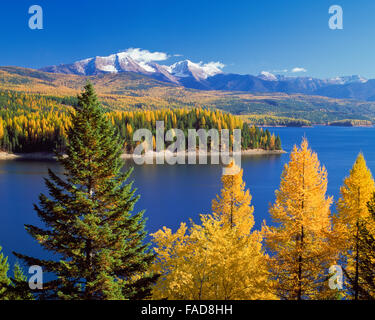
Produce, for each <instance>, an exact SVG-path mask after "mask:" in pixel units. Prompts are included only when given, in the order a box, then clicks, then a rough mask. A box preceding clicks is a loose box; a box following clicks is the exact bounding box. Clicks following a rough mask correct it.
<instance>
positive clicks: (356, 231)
mask: <svg viewBox="0 0 375 320" xmlns="http://www.w3.org/2000/svg"><path fill="white" fill-rule="evenodd" d="M374 190H375V184H374V180H373V177H372V174H371V172H370V170H369V169H368V168H367V165H366V161H365V159H364V157H363V154H362V153H360V154H359V155H358V157H357V159H356V161H355V163H354V165H353V168H352V169H351V170H350V175H349V176H348V177H346V178H345V180H344V184H343V186H342V187H341V189H340V193H341V197H340V199H339V200H338V202H337V211H338V214H337V215H336V216H335V219H334V228H335V237H336V245H337V246H338V247H339V248H340V252H341V257H340V258H341V259H340V262H341V264H342V265H343V270H344V274H345V279H346V280H347V281H346V287H347V288H349V292H348V294H349V296H350V297H351V298H353V299H354V300H358V299H362V298H364V299H366V297H362V294H361V292H360V287H361V274H360V270H361V267H360V265H361V256H362V255H363V254H365V253H364V252H361V251H362V250H364V248H363V247H362V246H363V245H364V244H363V239H361V232H360V231H361V229H363V228H366V229H367V230H368V231H372V230H373V228H372V226H371V219H370V212H369V208H368V206H367V203H368V202H369V201H370V199H371V197H372V195H373V192H374ZM362 231H363V232H365V231H364V230H362Z"/></svg>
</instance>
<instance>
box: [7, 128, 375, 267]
mask: <svg viewBox="0 0 375 320" xmlns="http://www.w3.org/2000/svg"><path fill="white" fill-rule="evenodd" d="M270 131H271V132H275V133H277V134H279V135H280V137H281V141H282V145H283V148H284V150H285V151H287V152H288V153H287V154H282V155H254V156H246V157H243V158H242V168H243V170H244V180H245V182H246V186H247V187H248V188H250V193H251V194H252V196H253V199H252V204H253V205H254V207H255V211H254V215H255V221H256V226H255V227H256V228H260V226H261V224H262V221H263V220H266V221H267V223H270V217H269V213H268V207H269V203H271V202H273V201H274V192H275V190H276V189H277V188H278V186H279V183H280V174H281V172H282V169H283V166H284V164H285V163H286V162H287V161H288V159H289V152H290V151H291V149H292V147H293V145H294V144H300V142H301V139H302V137H303V136H306V137H307V139H308V141H309V143H310V146H311V148H312V149H313V150H314V151H316V152H317V153H318V157H319V160H320V162H321V164H323V165H325V166H326V168H327V170H328V194H329V195H333V196H334V199H335V201H336V200H337V198H338V194H339V188H340V185H341V184H342V181H343V179H344V177H345V176H346V175H348V173H349V170H350V168H351V167H352V165H353V163H354V161H355V158H356V156H357V154H358V153H359V152H360V151H362V152H363V153H364V156H365V158H366V160H367V164H368V166H369V167H370V169H371V170H372V171H373V172H375V128H373V127H370V128H367V127H356V128H354V127H326V126H317V127H313V128H270ZM131 164H133V162H132V160H126V166H129V165H131ZM48 168H51V169H53V170H54V171H55V172H57V173H61V168H60V167H59V166H58V164H57V163H55V162H53V161H24V160H22V161H21V160H16V161H15V160H9V161H0V245H1V246H2V247H3V252H4V253H5V255H8V256H9V259H10V262H11V263H13V262H14V257H13V256H12V254H11V252H12V251H18V252H21V253H24V254H27V255H38V256H40V257H45V256H46V252H45V251H43V250H42V249H41V247H40V246H39V245H38V244H37V243H36V242H35V241H34V240H33V238H31V237H30V236H29V235H28V234H27V233H26V231H25V230H24V224H36V225H40V222H39V220H38V217H37V215H36V213H35V211H34V210H33V203H36V202H37V201H38V195H39V193H40V192H45V191H46V189H45V186H44V181H43V177H45V176H47V169H48ZM220 175H221V167H220V166H217V165H175V166H170V165H144V166H135V170H134V173H133V175H132V179H134V185H135V187H136V188H137V193H138V194H140V195H141V199H140V200H139V202H138V203H137V206H136V208H137V209H139V210H142V209H145V210H146V212H145V216H146V217H147V218H148V222H147V230H148V231H149V232H155V231H157V230H158V229H159V228H161V227H162V226H168V227H170V228H172V229H173V230H174V231H175V230H176V228H177V227H178V226H179V224H180V222H182V221H185V222H188V221H189V218H192V219H193V220H194V221H199V214H200V213H209V212H210V207H211V200H212V199H213V198H214V197H215V195H216V194H217V193H219V191H220V187H221V182H220Z"/></svg>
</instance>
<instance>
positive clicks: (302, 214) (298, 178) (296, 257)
mask: <svg viewBox="0 0 375 320" xmlns="http://www.w3.org/2000/svg"><path fill="white" fill-rule="evenodd" d="M326 190H327V171H326V169H325V167H324V166H323V167H322V166H321V165H320V162H319V160H318V156H317V154H316V153H314V152H312V151H311V150H310V149H309V146H308V142H307V140H306V139H303V141H302V143H301V146H300V148H297V146H294V148H293V151H292V152H291V155H290V161H289V163H288V164H285V167H284V170H283V172H282V175H281V183H280V188H279V190H277V191H276V192H275V194H276V200H275V203H274V204H273V205H272V207H270V214H271V217H272V220H273V222H274V226H272V227H266V226H265V234H266V235H265V237H266V244H267V247H268V249H269V250H270V252H269V254H270V255H271V258H270V269H271V272H272V273H273V275H274V277H275V279H276V281H277V284H276V288H277V294H278V296H279V297H280V298H282V299H290V300H294V299H295V300H302V299H319V298H327V295H329V294H330V291H329V288H328V283H327V281H325V280H327V279H328V269H329V267H330V265H331V263H333V262H334V257H335V254H334V251H333V250H332V246H330V242H329V240H330V235H331V232H332V231H331V229H332V226H331V215H330V205H331V203H332V198H331V197H327V196H326Z"/></svg>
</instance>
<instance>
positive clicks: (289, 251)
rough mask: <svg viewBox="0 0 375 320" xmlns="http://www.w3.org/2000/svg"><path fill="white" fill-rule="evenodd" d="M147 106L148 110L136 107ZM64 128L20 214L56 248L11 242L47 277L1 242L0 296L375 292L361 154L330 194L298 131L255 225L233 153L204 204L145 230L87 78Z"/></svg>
mask: <svg viewBox="0 0 375 320" xmlns="http://www.w3.org/2000/svg"><path fill="white" fill-rule="evenodd" d="M157 112H160V115H161V114H162V115H163V116H164V117H166V121H167V122H170V121H172V123H173V122H177V123H178V121H179V120H181V119H180V118H179V116H178V113H173V112H172V111H170V110H169V111H163V112H165V113H164V114H163V113H162V111H157ZM177 112H180V113H181V115H185V118H186V119H189V120H188V122H190V121H193V119H201V120H202V119H203V118H200V116H201V115H202V114H203V117H204V119H205V121H207V120H208V119H214V117H216V123H217V124H219V123H221V121H219V120H218V117H224V118H225V117H226V115H224V114H220V115H219V114H216V113H215V112H213V111H206V110H198V109H197V110H193V111H177ZM206 112H213V113H212V114H211V116H212V117H207V118H206V117H205V116H204V114H205V113H206ZM192 113H194V114H192ZM123 116H124V117H125V118H126V117H127V116H128V115H125V114H122V115H121V117H123ZM143 116H145V117H153V116H155V114H153V113H145V114H141V113H139V114H137V113H134V114H133V116H132V117H133V119H134V121H138V120H137V119H140V118H139V117H143ZM119 117H120V116H119ZM224 118H223V119H224ZM121 119H122V118H121ZM155 119H156V118H155ZM228 119H231V118H228ZM201 120H199V121H201ZM121 121H122V120H121ZM125 122H126V121H125ZM203 124H204V123H203V122H201V125H203ZM205 124H206V125H207V122H205ZM129 130H130V128H128V129H127V131H126V132H128V131H129ZM250 130H257V129H250ZM259 132H260V131H259ZM0 133H1V132H0ZM66 134H67V136H66V137H67V138H66V150H65V153H66V156H63V155H62V154H60V155H59V157H58V161H59V162H60V164H61V165H62V167H63V169H64V175H62V176H58V175H57V174H55V173H54V172H52V171H51V170H50V171H49V178H48V179H46V180H45V183H46V187H47V190H48V194H47V195H45V194H41V195H40V197H39V204H37V205H35V211H36V213H37V215H38V217H39V218H40V220H41V222H43V224H44V227H38V226H34V225H27V226H26V231H27V232H28V233H29V234H30V235H31V236H32V237H33V238H34V239H36V240H37V241H38V242H39V244H40V245H41V246H42V247H43V248H45V249H47V250H49V251H51V252H52V253H55V254H57V255H55V259H52V258H51V259H41V258H38V257H32V256H29V255H28V254H27V253H15V255H16V256H17V257H18V258H19V259H20V260H22V261H24V262H25V264H26V265H29V266H31V265H39V266H41V267H42V268H43V270H44V271H46V272H50V273H52V274H53V275H54V278H53V279H51V280H50V281H48V282H46V283H44V286H43V289H42V290H38V291H30V290H28V289H27V287H26V286H25V284H27V282H26V279H25V277H24V275H23V274H22V272H21V270H20V268H19V267H16V268H15V269H14V270H15V271H14V276H13V277H12V276H11V275H9V273H8V270H9V265H8V263H7V259H6V257H4V256H3V255H2V254H1V253H0V299H29V298H39V299H66V300H71V299H97V300H106V299H181V300H189V299H207V300H210V299H217V300H230V299H237V300H238V299H251V300H252V299H288V300H303V299H314V300H315V299H375V274H374V270H375V253H374V252H375V183H374V180H373V177H372V175H371V172H370V170H369V169H368V168H367V166H366V162H365V159H364V156H363V155H362V154H359V155H358V158H357V160H356V161H355V163H354V165H353V168H352V169H351V170H350V173H349V175H348V177H346V178H345V179H344V182H343V185H342V187H341V189H340V198H339V199H338V201H337V202H334V199H333V198H332V197H330V196H329V195H327V194H326V193H327V182H328V174H327V170H326V169H325V167H324V166H322V165H321V164H320V162H319V159H318V155H317V154H316V153H315V152H313V151H312V150H311V149H310V148H309V145H308V142H307V140H306V139H303V140H302V143H301V145H300V146H299V147H297V146H295V147H294V148H293V150H292V152H291V153H290V159H289V162H288V163H287V164H285V167H284V170H283V172H282V175H281V181H280V186H279V188H278V190H276V192H275V196H276V197H275V201H274V203H273V204H271V206H270V209H269V214H270V217H271V219H272V220H271V221H267V223H266V222H264V223H263V226H262V228H261V230H255V229H254V215H255V214H257V211H256V208H254V207H253V206H252V203H251V201H252V196H251V193H250V190H249V189H247V188H246V185H245V182H244V180H243V170H241V169H240V170H234V169H238V168H236V167H235V164H234V163H232V164H231V165H229V166H228V167H227V168H226V169H225V172H224V174H223V175H222V177H221V182H222V188H221V191H220V193H219V194H218V195H217V196H216V198H215V199H213V200H212V207H211V212H203V213H202V214H200V219H199V222H198V223H194V222H193V221H192V220H191V221H190V222H182V223H181V224H180V227H179V228H178V229H177V230H176V231H172V230H171V229H170V228H168V227H167V226H165V227H163V228H162V229H160V230H159V231H157V232H155V233H153V234H151V235H150V237H147V234H146V231H145V222H146V221H145V219H144V217H143V214H144V212H143V211H140V212H134V206H135V203H136V202H137V200H138V197H139V196H137V195H136V190H135V189H133V187H132V183H131V182H129V181H128V180H129V177H130V174H131V170H130V171H127V172H123V171H122V170H121V169H122V164H123V162H122V160H121V159H120V155H121V152H122V148H123V141H124V140H123V139H122V138H121V137H120V135H119V132H118V130H116V118H115V117H114V118H111V117H108V115H107V114H105V113H104V111H103V110H102V108H101V106H100V103H99V102H98V100H97V97H96V95H95V92H94V89H93V87H92V85H91V84H87V85H86V87H85V90H84V92H83V93H82V94H81V95H80V96H79V98H78V103H77V105H75V107H74V112H72V117H71V126H69V128H67V133H66ZM266 135H267V134H266ZM187 196H189V195H187ZM335 209H336V210H335ZM147 214H149V215H151V214H152V208H148V213H147ZM191 214H192V216H193V215H195V214H196V213H195V212H192V213H191ZM333 265H336V266H339V267H340V268H342V270H343V274H344V285H343V287H340V286H332V285H331V284H332V283H330V280H331V279H332V276H333V274H332V272H331V271H330V270H331V269H330V267H331V266H333ZM336 284H338V283H337V282H336ZM20 288H23V290H24V291H22V292H21V291H20V290H19V289H20ZM25 290H26V291H25Z"/></svg>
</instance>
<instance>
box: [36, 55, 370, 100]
mask: <svg viewBox="0 0 375 320" xmlns="http://www.w3.org/2000/svg"><path fill="white" fill-rule="evenodd" d="M168 58H169V56H168V55H166V54H164V53H161V52H150V51H148V50H141V49H128V50H126V51H123V52H119V53H116V54H111V55H109V56H106V57H100V56H97V57H93V58H88V59H83V60H80V61H77V62H74V63H71V64H61V65H57V66H50V67H45V68H42V69H41V70H42V71H45V72H53V73H65V74H76V75H85V76H93V75H98V74H117V73H122V72H133V73H137V74H142V75H145V76H147V77H152V78H154V79H157V80H160V81H163V82H167V83H173V84H176V85H181V86H184V87H186V88H192V89H201V90H231V91H245V92H252V93H272V92H282V93H287V94H294V93H301V94H310V95H323V96H329V97H335V98H344V97H345V98H353V99H361V100H367V99H371V100H375V86H374V84H375V80H367V79H365V78H363V77H361V76H359V75H352V76H343V77H335V78H330V79H317V78H312V77H292V76H287V75H280V74H273V73H271V72H268V71H262V72H261V73H260V74H259V75H257V76H253V75H241V74H228V73H223V71H222V69H223V67H224V65H223V64H222V63H220V62H209V63H203V62H192V61H191V60H188V59H186V60H182V61H178V62H175V63H173V64H171V65H167V64H160V63H157V62H159V61H165V60H167V59H168ZM156 61H157V62H156Z"/></svg>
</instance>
